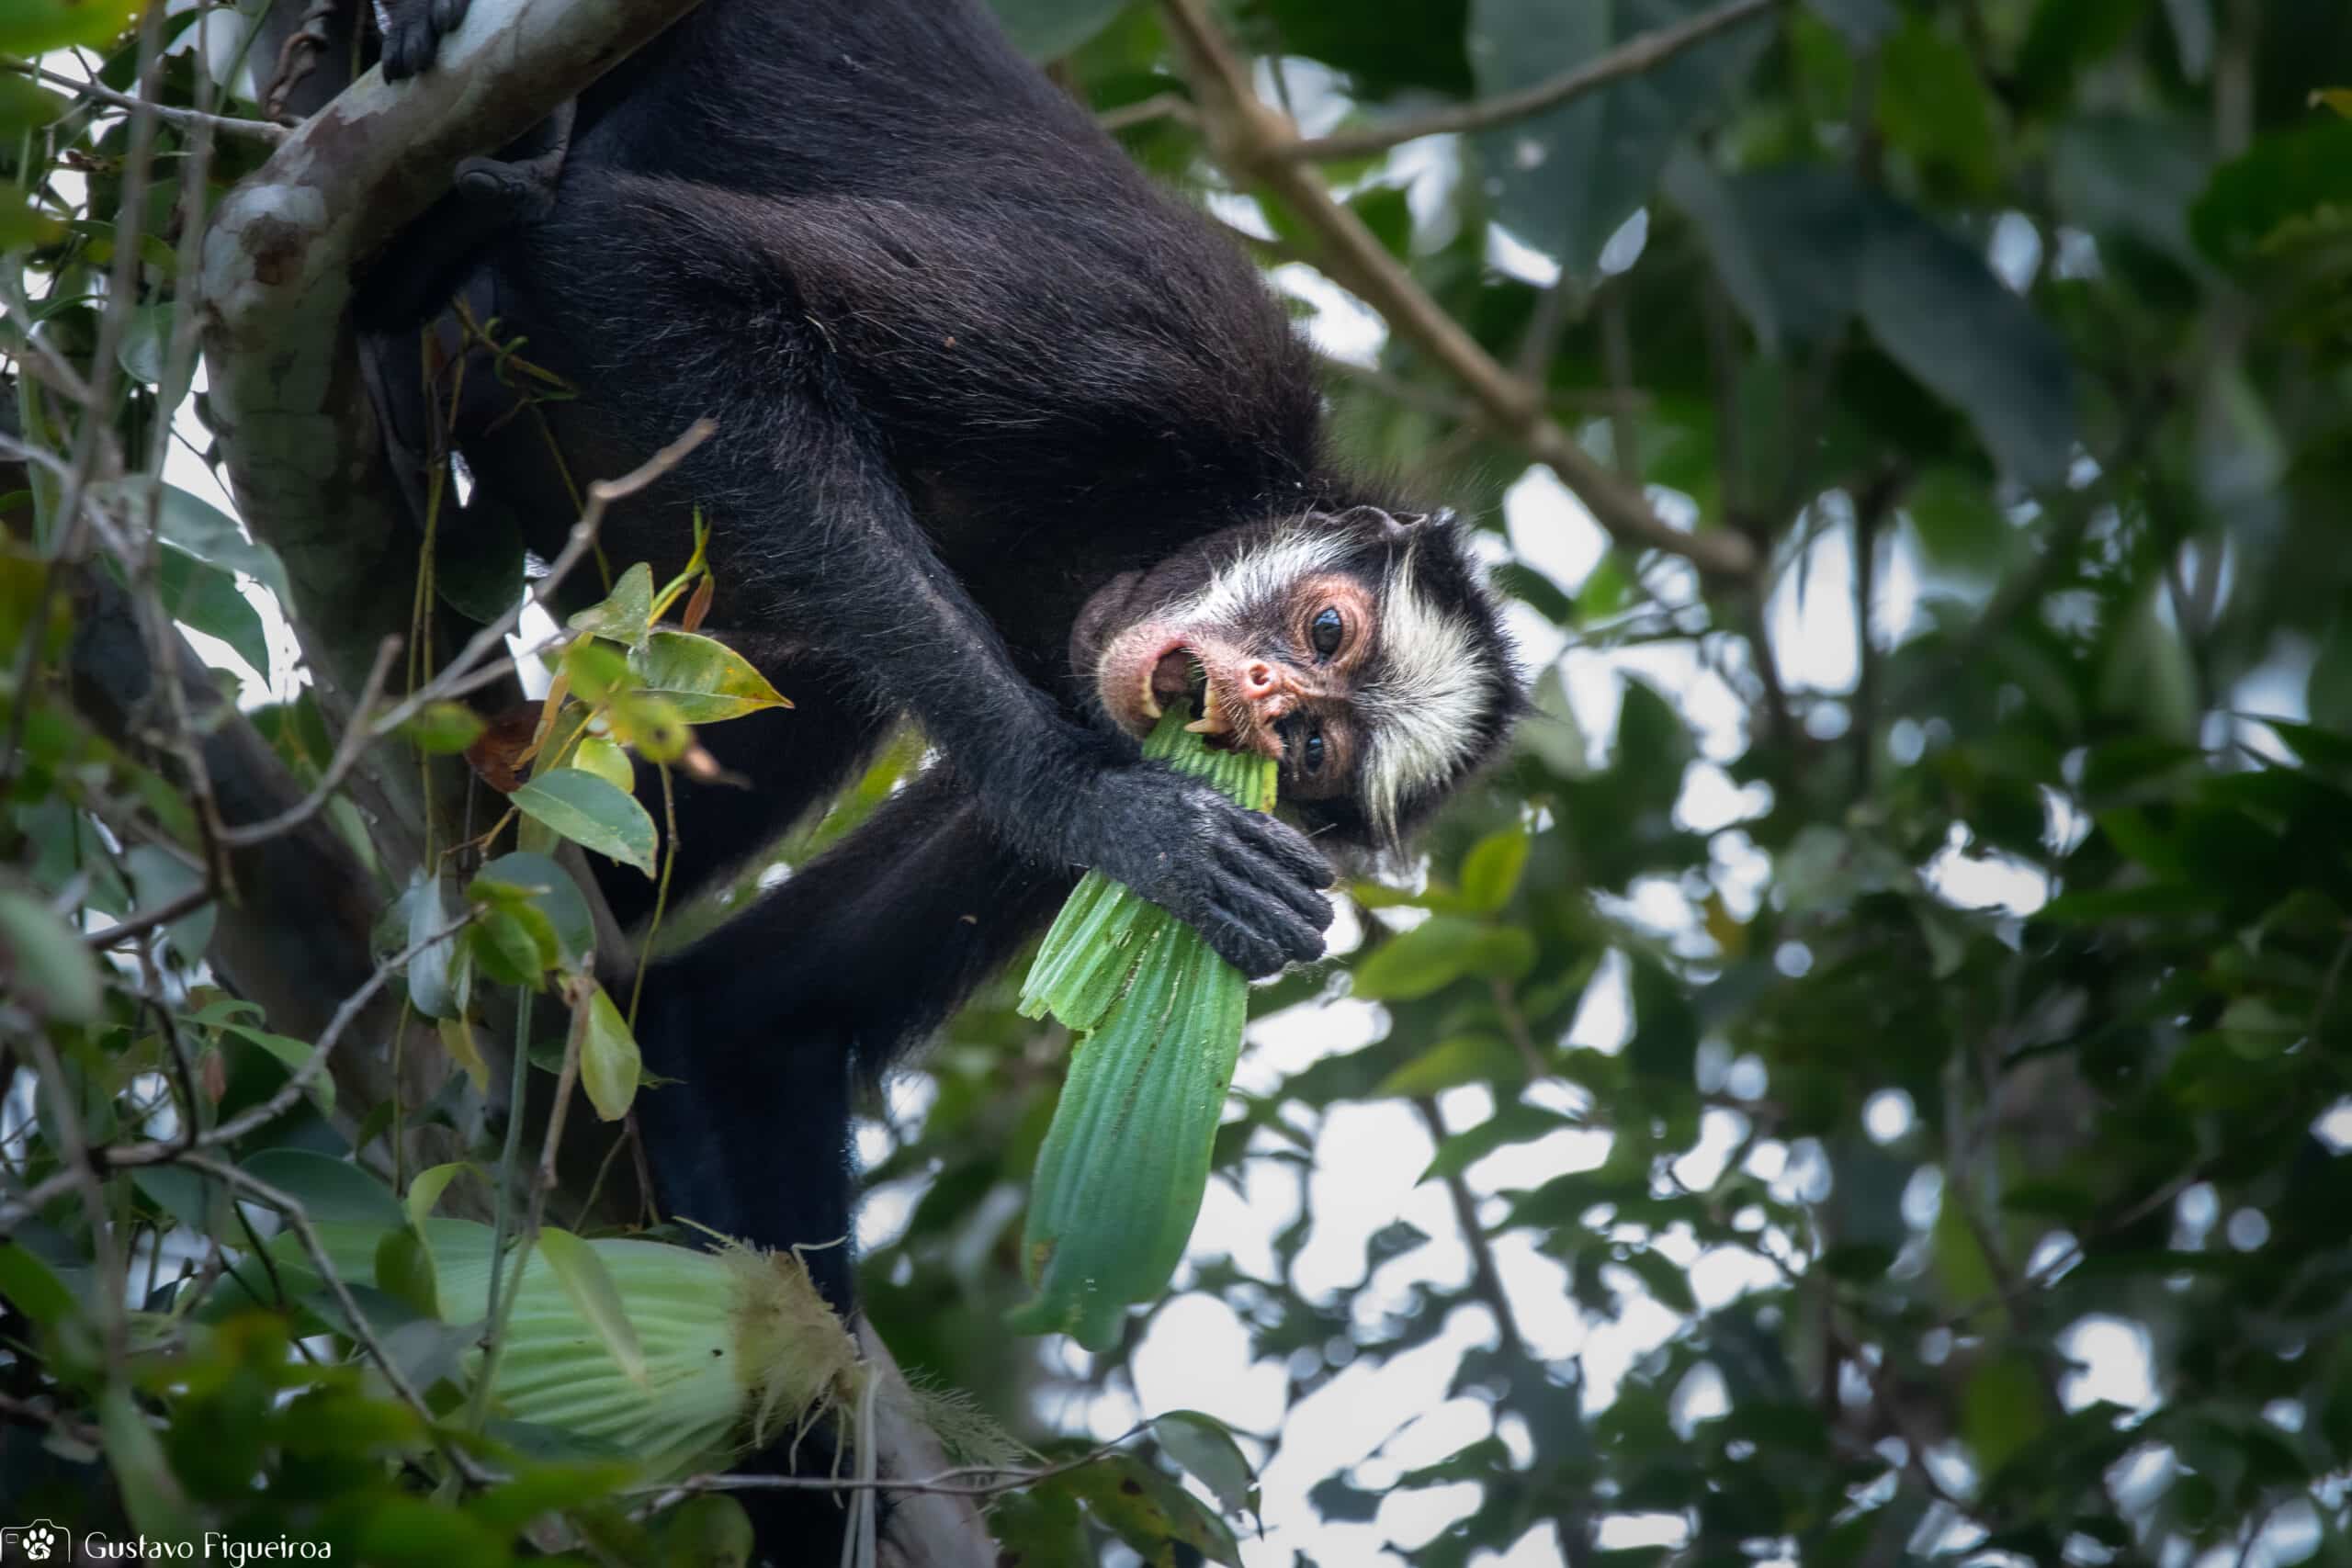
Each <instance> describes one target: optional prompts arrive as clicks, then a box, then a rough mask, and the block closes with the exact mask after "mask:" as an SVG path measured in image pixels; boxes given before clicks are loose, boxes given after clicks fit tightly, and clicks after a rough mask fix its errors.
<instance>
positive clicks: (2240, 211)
mask: <svg viewBox="0 0 2352 1568" xmlns="http://www.w3.org/2000/svg"><path fill="white" fill-rule="evenodd" d="M2346 204H2352V120H2344V119H2333V118H2331V119H2312V120H2310V121H2308V122H2306V123H2304V124H2301V125H2298V126H2295V127H2293V128H2291V129H2289V130H2278V131H2273V132H2272V133H2270V134H2269V135H2267V136H2265V137H2263V138H2262V139H2261V140H2259V141H2256V143H2255V144H2254V145H2253V146H2252V147H2251V148H2249V149H2248V150H2247V151H2246V152H2244V153H2241V154H2240V155H2239V156H2238V157H2236V158H2233V159H2232V160H2231V161H2230V162H2229V163H2226V164H2222V166H2221V167H2220V168H2219V169H2216V170H2215V171H2214V172H2213V178H2212V182H2211V184H2209V185H2208V186H2206V187H2205V194H2204V195H2203V196H2201V197H2198V198H2197V205H2196V206H2195V207H2193V208H2191V209H2189V213H2188V231H2189V232H2190V233H2191V234H2193V235H2195V236H2196V239H2197V243H2198V244H2199V246H2201V247H2202V248H2203V249H2204V252H2205V254H2207V255H2209V256H2211V257H2212V258H2213V259H2214V260H2215V261H2218V262H2223V263H2236V262H2241V261H2244V260H2245V259H2246V258H2247V257H2248V256H2250V255H2252V254H2254V253H2255V252H2256V251H2257V250H2258V249H2260V248H2261V246H2262V244H2263V243H2264V242H2265V241H2267V240H2268V239H2269V238H2270V236H2271V235H2273V234H2275V233H2276V232H2278V230H2280V229H2281V228H2283V227H2285V226H2286V225H2287V224H2288V223H2289V222H2290V221H2291V220H2295V219H2298V218H2306V217H2310V216H2312V215H2313V214H2315V213H2317V212H2318V211H2319V210H2320V209H2323V208H2327V207H2337V208H2341V207H2344V206H2346Z"/></svg>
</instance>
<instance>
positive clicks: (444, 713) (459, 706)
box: [401, 703, 489, 756]
mask: <svg viewBox="0 0 2352 1568" xmlns="http://www.w3.org/2000/svg"><path fill="white" fill-rule="evenodd" d="M487 728H489V726H487V725H485V724H484V723H483V722H482V718H481V715H480V714H478V713H476V712H474V710H473V709H471V708H469V707H468V706H467V705H465V704H463V703H427V704H425V705H424V708H422V709H421V710H419V712H418V713H417V716H415V717H414V718H412V719H410V720H409V721H408V722H407V723H406V724H404V725H402V726H401V735H402V736H404V737H406V738H407V740H408V743H409V744H410V745H412V746H413V747H415V748H416V749H417V750H420V751H423V752H424V753H425V754H426V755H428V756H453V755H455V754H456V753H458V752H459V751H462V750H465V749H466V748H467V747H469V746H470V745H472V744H473V743H474V742H475V741H477V740H479V739H481V736H482V731H483V730H485V729H487Z"/></svg>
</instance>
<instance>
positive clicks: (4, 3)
mask: <svg viewBox="0 0 2352 1568" xmlns="http://www.w3.org/2000/svg"><path fill="white" fill-rule="evenodd" d="M138 12H139V0H0V54H13V55H16V56H17V57H18V58H20V59H30V58H31V57H32V56H34V55H39V54H47V53H49V52H51V51H52V50H60V49H72V48H74V47H76V46H78V45H85V44H86V45H91V46H96V45H101V44H107V43H111V42H112V41H113V40H114V39H117V38H119V37H120V36H121V35H122V31H123V29H124V28H128V27H129V26H130V21H131V18H132V17H135V16H137V15H138Z"/></svg>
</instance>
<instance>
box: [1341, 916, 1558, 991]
mask: <svg viewBox="0 0 2352 1568" xmlns="http://www.w3.org/2000/svg"><path fill="white" fill-rule="evenodd" d="M1534 961H1535V939H1534V938H1533V937H1532V936H1530V935H1528V933H1527V932H1525V931H1521V930H1519V929H1518V928H1516V927H1512V926H1492V925H1487V924H1484V923H1482V922H1480V921H1477V920H1473V919H1468V918H1467V917H1464V916H1461V915H1431V916H1430V918H1429V919H1426V920H1423V921H1422V922H1421V923H1420V924H1419V925H1418V926H1415V927H1414V928H1413V929H1412V930H1411V931H1406V932H1404V933H1403V934H1402V935H1399V936H1395V937H1391V938H1390V939H1389V940H1388V941H1387V942H1384V943H1382V944H1381V945H1380V946H1379V947H1378V948H1376V949H1374V952H1373V953H1372V954H1371V955H1370V956H1369V957H1367V958H1365V959H1363V961H1362V962H1360V963H1359V964H1357V965H1356V966H1355V971H1354V973H1353V974H1352V975H1351V976H1350V986H1351V990H1352V991H1353V993H1354V994H1355V995H1356V996H1358V997H1362V998H1364V999H1365V1000H1367V1001H1411V1000H1413V999H1414V998H1419V997H1426V996H1428V995H1429V994H1430V992H1432V991H1436V990H1439V989H1441V988H1442V987H1446V986H1450V985H1452V984H1453V982H1454V981H1456V980H1458V979H1460V978H1461V977H1462V976H1464V975H1477V976H1498V977H1500V978H1504V979H1515V978H1517V977H1518V976H1521V975H1523V974H1525V973H1526V972H1527V969H1528V966H1529V965H1531V964H1533V963H1534Z"/></svg>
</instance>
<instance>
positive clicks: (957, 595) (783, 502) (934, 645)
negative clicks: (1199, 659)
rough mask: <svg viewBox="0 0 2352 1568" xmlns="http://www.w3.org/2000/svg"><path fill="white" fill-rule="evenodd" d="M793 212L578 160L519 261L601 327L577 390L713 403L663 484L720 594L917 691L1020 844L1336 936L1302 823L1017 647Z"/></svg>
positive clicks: (1256, 917)
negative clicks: (1111, 711)
mask: <svg viewBox="0 0 2352 1568" xmlns="http://www.w3.org/2000/svg"><path fill="white" fill-rule="evenodd" d="M795 217H796V215H795V213H794V212H793V211H792V210H791V209H790V208H789V206H788V204H785V203H780V202H775V201H770V200H763V199H760V198H756V197H743V196H740V195H734V194H730V193H727V192H723V191H718V190H714V189H712V188H710V187H708V186H696V185H691V184H689V183H687V182H684V181H679V180H664V179H650V178H643V177H633V176H619V177H613V176H610V175H605V174H603V173H602V172H601V171H600V172H597V173H595V174H593V175H587V174H582V173H581V172H578V171H575V175H574V176H573V177H571V178H569V179H568V180H567V184H566V186H565V191H564V197H563V200H562V201H561V202H560V205H559V207H558V209H557V211H556V213H555V214H554V215H553V216H552V217H551V218H550V219H549V220H547V221H545V222H542V223H538V224H535V225H531V226H529V227H528V228H527V230H526V242H525V244H524V246H523V254H521V256H520V257H519V260H520V263H521V265H519V266H518V267H517V268H516V270H515V276H517V278H518V279H519V280H520V282H521V284H522V286H523V287H526V288H531V289H532V290H533V291H534V292H536V294H537V297H538V303H539V306H540V307H541V308H542V309H543V310H544V311H545V313H546V316H547V317H548V318H549V319H547V320H543V321H540V322H539V323H538V324H537V326H535V328H534V330H535V331H540V330H545V331H549V332H550V333H551V335H552V336H554V337H555V338H557V339H560V340H562V341H568V342H571V343H576V344H582V345H583V346H584V347H586V348H587V350H588V351H589V353H590V354H591V355H592V359H593V363H592V364H591V366H590V367H589V368H588V370H587V372H586V373H585V374H586V376H587V377H588V378H590V379H591V381H592V384H589V385H586V386H584V387H583V394H584V396H585V397H586V399H587V400H590V401H592V402H593V403H595V404H597V405H600V406H603V407H605V408H609V409H611V410H613V411H615V412H616V413H618V414H619V415H620V417H621V420H622V422H623V423H624V425H625V426H626V427H627V428H628V432H629V434H630V436H631V438H632V439H633V440H634V441H636V442H638V443H640V444H642V445H643V446H647V447H649V448H650V446H654V445H658V444H659V443H660V442H662V441H664V440H667V439H669V438H671V437H673V436H674V435H675V434H676V433H677V431H678V429H679V428H680V427H681V426H682V425H684V423H686V422H687V421H688V420H689V419H691V418H693V417H694V416H695V415H696V414H703V413H707V414H711V415H713V416H715V417H716V419H717V422H718V432H717V434H715V435H714V436H713V437H712V438H711V439H710V440H709V441H708V442H707V443H706V444H705V445H704V446H703V447H702V448H700V449H699V450H698V451H696V452H695V454H694V456H693V457H691V458H689V459H688V461H687V464H686V466H685V467H684V468H681V470H680V471H679V472H678V473H677V474H676V475H674V476H673V483H672V488H671V496H672V500H673V502H678V501H682V500H684V499H686V498H691V499H692V500H693V501H695V502H699V503H702V504H704V505H705V506H706V507H707V514H708V515H709V516H710V518H711V520H712V535H711V549H712V554H713V558H714V562H715V564H716V565H717V567H718V576H719V581H720V582H721V583H722V584H723V585H724V588H725V592H726V595H727V598H728V600H729V603H727V604H723V605H722V606H721V612H722V614H723V615H725V616H727V617H728V618H729V619H731V620H733V621H734V622H736V623H738V624H757V625H767V626H776V627H778V628H785V629H789V630H792V631H795V632H797V633H805V635H807V636H808V637H809V638H810V639H811V640H812V641H816V642H820V643H821V645H822V646H823V648H824V649H825V650H826V651H827V652H828V653H829V654H830V655H831V656H832V657H834V658H836V659H838V660H841V661H842V663H843V664H844V665H845V666H846V667H847V668H848V669H849V670H850V671H852V672H853V676H854V680H855V681H856V682H858V684H859V685H860V686H861V687H862V688H863V689H864V690H865V692H866V693H868V694H870V695H872V696H873V697H875V698H876V699H878V700H879V701H880V702H881V703H883V704H885V705H888V706H891V707H898V708H903V709H904V710H906V711H907V712H909V713H910V714H911V715H912V716H914V718H915V719H916V720H917V721H918V722H919V723H920V724H921V725H922V727H923V728H924V730H925V732H926V733H927V734H928V735H929V736H930V738H931V739H933V741H934V742H936V743H937V744H938V745H939V746H940V747H941V748H942V750H944V751H945V752H946V754H947V756H948V757H949V758H950V759H951V760H952V761H953V762H954V764H955V767H956V773H957V774H958V775H959V776H960V777H961V778H962V779H963V780H965V781H966V783H967V785H968V787H969V788H970V790H971V792H972V795H973V797H974V799H975V802H976V809H977V810H978V814H979V816H980V818H982V819H983V820H985V821H986V823H987V824H988V826H989V830H990V831H991V832H993V833H995V834H996V835H997V836H998V837H999V838H1000V839H1001V840H1003V841H1004V842H1005V843H1007V844H1008V845H1010V846H1012V848H1014V849H1015V850H1017V851H1020V852H1023V853H1025V854H1028V855H1030V856H1033V857H1035V858H1036V859H1038V860H1041V861H1044V862H1046V863H1050V864H1056V865H1061V866H1073V865H1075V866H1098V867H1100V868H1101V869H1102V870H1103V871H1104V872H1105V873H1107V874H1110V875H1112V876H1114V877H1117V878H1118V879H1119V880H1120V881H1122V882H1125V883H1126V884H1127V885H1128V886H1131V887H1133V888H1135V889H1136V891H1137V892H1138V893H1141V894H1142V895H1143V896H1144V897H1148V898H1149V899H1151V900H1153V901H1154V902H1155V903H1158V904H1160V905H1161V906H1163V907H1165V908H1168V909H1170V910H1171V911H1173V912H1174V913H1175V914H1177V915H1178V916H1180V917H1182V919H1185V920H1186V921H1188V922H1190V923H1191V924H1192V925H1193V926H1194V927H1196V928H1197V929H1198V930H1199V931H1201V932H1202V934H1203V935H1204V936H1205V937H1206V938H1207V939H1208V941H1209V942H1210V944H1211V945H1212V946H1213V947H1214V948H1216V951H1217V952H1218V953H1221V954H1223V955H1224V956H1225V957H1226V958H1227V959H1228V960H1229V961H1230V962H1232V963H1233V964H1235V965H1237V966H1238V967H1239V968H1241V969H1242V970H1243V971H1245V972H1246V973H1249V974H1251V975H1262V974H1267V973H1270V972H1272V971H1273V970H1275V969H1278V968H1280V967H1281V966H1282V965H1283V964H1284V963H1286V962H1291V961H1294V960H1306V959H1310V958H1313V957H1315V956H1316V955H1317V954H1319V953H1321V951H1322V946H1323V941H1322V929H1323V926H1324V925H1325V924H1326V923H1327V922H1328V921H1329V919H1330V907H1329V903H1328V902H1327V901H1326V900H1325V898H1324V897H1323V895H1322V893H1321V889H1322V888H1323V887H1324V886H1327V885H1328V883H1329V868H1328V867H1327V866H1326V865H1325V863H1324V862H1323V859H1322V857H1321V856H1320V855H1318V854H1317V852H1315V850H1314V848H1313V846H1311V845H1310V844H1308V843H1307V841H1306V839H1305V838H1304V837H1302V836H1301V835H1300V834H1298V833H1297V832H1295V831H1294V830H1293V829H1289V828H1287V827H1284V826H1283V825H1282V824H1280V823H1277V822H1275V821H1274V820H1273V819H1272V818H1267V817H1262V816H1260V815H1258V814H1257V813H1254V812H1250V811H1246V810H1243V809H1242V808H1241V807H1238V806H1237V805H1235V804H1234V803H1233V802H1232V801H1230V800H1228V799H1227V798H1226V797H1225V796H1224V795H1219V794H1218V793H1217V792H1216V790H1214V789H1212V788H1210V787H1209V786H1208V785H1207V784H1204V783H1202V782H1200V781H1199V780H1196V779H1190V778H1185V777H1182V776H1181V775H1179V774H1176V773H1172V772H1170V771H1169V770H1167V769H1165V768H1162V767H1159V766H1158V765H1156V764H1147V763H1145V762H1143V761H1142V760H1141V758H1140V755H1139V753H1138V752H1137V750H1136V746H1135V744H1134V742H1132V741H1131V740H1129V739H1126V738H1125V736H1123V735H1119V734H1115V733H1109V732H1105V731H1100V730H1096V729H1092V728H1088V727H1087V726H1084V725H1081V724H1080V723H1077V722H1075V721H1074V720H1072V719H1071V718H1069V717H1068V716H1065V715H1064V713H1063V712H1062V710H1061V709H1060V708H1059V707H1058V706H1057V704H1056V703H1055V701H1054V699H1053V698H1052V697H1050V696H1049V695H1047V694H1046V693H1045V692H1043V691H1041V690H1040V689H1038V688H1037V687H1036V686H1035V685H1033V684H1031V683H1030V682H1028V681H1027V680H1026V679H1024V678H1023V676H1022V674H1021V673H1020V671H1018V670H1017V669H1016V668H1015V666H1014V664H1013V661H1012V657H1011V655H1010V654H1009V653H1008V651H1007V650H1006V648H1005V646H1004V642H1003V640H1002V638H1001V637H1000V636H999V634H998V632H997V629H996V627H995V626H994V625H993V624H992V623H991V622H990V621H989V618H988V616H987V615H985V614H984V613H983V612H982V611H981V610H980V608H979V607H978V605H977V604H975V603H974V602H973V600H972V598H971V595H970V594H969V593H968V592H967V590H966V588H965V585H964V584H963V583H962V582H961V581H959V580H958V579H957V578H956V575H955V574H954V573H953V572H952V571H950V570H947V568H946V567H945V566H944V564H943V563H942V562H941V560H940V559H939V557H938V555H937V553H936V552H935V551H934V550H933V547H932V544H931V541H930V539H929V538H928V536H926V535H925V534H924V532H923V530H922V525H921V524H920V523H919V521H918V520H917V518H916V516H915V514H914V512H913V509H912V507H911V505H910V502H909V501H908V498H907V495H906V493H905V491H904V490H903V489H902V487H901V486H900V484H899V479H898V475H897V473H896V471H895V469H894V468H893V466H892V464H891V462H890V460H889V457H888V452H887V449H886V446H885V444H884V440H883V437H882V435H881V434H880V433H879V432H878V431H877V430H876V428H875V427H874V425H873V423H872V422H871V421H870V420H869V418H868V417H867V415H866V413H865V410H863V409H862V408H861V407H860V405H859V402H858V400H857V399H856V397H855V395H854V393H853V391H852V390H851V388H850V386H849V378H848V375H847V373H846V371H845V368H844V367H843V366H842V363H841V361H840V359H839V357H838V355H839V352H840V351H839V349H838V346H837V344H836V341H835V339H834V337H833V336H832V335H831V333H829V332H828V330H827V328H826V327H825V326H824V325H823V324H822V322H821V321H820V320H819V319H818V318H817V317H816V316H815V315H814V314H813V313H812V311H811V310H810V308H809V303H808V301H807V299H806V298H805V297H804V295H803V293H802V291H801V288H800V287H799V286H798V284H797V281H796V278H797V276H799V275H801V274H802V273H803V271H804V269H805V268H808V267H811V266H815V265H818V259H817V258H815V257H814V256H813V254H812V249H811V248H812V247H813V246H815V245H817V244H819V243H821V235H819V236H815V237H812V236H811V235H810V234H809V233H808V232H805V231H797V230H795V229H794V228H793V227H792V225H793V223H794V220H795ZM681 510H682V509H681ZM620 548H621V549H622V551H623V553H624V554H626V553H628V550H629V549H630V548H632V547H631V546H630V545H628V543H626V542H623V543H622V544H621V546H620ZM648 553H650V550H649V552H648ZM1063 632H1064V634H1065V635H1066V634H1067V628H1066V627H1065V628H1063Z"/></svg>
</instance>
